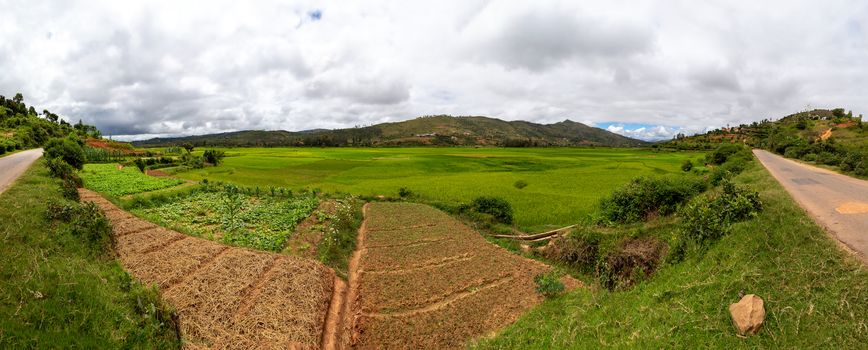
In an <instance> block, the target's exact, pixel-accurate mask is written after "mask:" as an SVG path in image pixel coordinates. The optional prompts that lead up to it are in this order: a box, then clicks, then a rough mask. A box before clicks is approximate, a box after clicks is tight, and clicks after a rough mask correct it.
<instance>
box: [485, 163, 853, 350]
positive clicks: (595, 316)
mask: <svg viewBox="0 0 868 350" xmlns="http://www.w3.org/2000/svg"><path fill="white" fill-rule="evenodd" d="M735 182H736V183H738V184H742V185H746V186H750V187H751V188H753V189H755V190H758V191H759V194H760V199H761V201H762V202H763V206H764V210H763V211H762V212H761V213H759V215H758V216H757V217H756V218H754V219H752V220H747V221H744V222H739V223H736V224H734V225H733V227H732V231H731V232H730V233H729V234H727V235H726V236H724V237H723V238H722V239H721V240H720V241H718V242H716V243H714V244H712V245H711V246H710V247H709V248H708V251H707V252H705V254H700V255H691V256H689V257H688V258H687V260H685V261H683V262H680V263H675V264H665V265H663V266H661V267H660V268H659V269H658V270H657V271H656V272H655V274H654V277H653V278H651V279H648V280H645V281H644V282H641V283H640V284H638V285H636V286H635V287H634V288H632V289H630V290H627V291H618V292H609V291H607V290H606V289H603V288H599V289H578V290H576V291H574V292H571V293H569V294H566V295H563V296H560V297H556V298H554V299H551V300H548V301H546V302H545V303H543V304H542V305H541V306H540V307H538V308H536V309H534V310H532V311H531V312H529V313H527V314H525V315H524V316H522V317H521V318H520V319H519V320H518V321H517V322H516V323H515V324H513V325H511V326H510V327H508V328H507V329H505V330H503V331H501V332H500V333H499V334H498V335H496V336H494V337H491V338H487V339H481V340H479V341H478V342H477V343H476V344H475V345H474V346H473V348H476V349H595V348H603V347H606V348H617V349H666V348H679V349H704V348H727V349H733V348H751V349H863V348H865V344H866V343H865V339H866V338H868V326H866V321H865V320H866V317H868V271H866V270H865V268H864V267H863V266H862V265H861V263H860V262H859V261H858V260H857V259H856V258H854V257H849V256H847V254H845V253H843V252H841V250H840V249H839V248H838V247H836V246H835V243H834V242H833V239H832V238H830V237H829V236H828V235H827V234H826V233H825V232H824V231H823V230H822V229H821V228H819V227H818V226H817V225H815V224H814V223H813V221H812V220H811V219H810V218H809V217H808V216H807V215H806V214H805V212H804V211H803V210H802V209H801V208H800V207H799V206H798V205H796V203H795V202H793V200H792V199H791V198H790V197H789V195H788V194H787V192H786V191H785V190H784V189H783V187H781V186H780V184H779V183H778V182H777V181H775V180H774V179H773V178H772V177H771V175H769V173H768V172H767V171H766V170H765V169H764V168H763V167H762V166H761V165H760V164H758V162H753V163H752V165H751V166H750V168H749V169H748V170H746V171H745V172H744V173H742V174H741V175H739V176H738V177H736V178H735ZM742 293H744V294H756V295H758V296H760V297H762V298H763V299H764V300H765V309H766V318H765V325H764V326H763V329H762V330H761V331H760V332H759V334H758V335H755V336H751V337H747V338H742V337H739V336H738V335H737V334H736V332H735V329H734V327H733V325H732V321H731V318H730V314H729V310H728V306H729V304H731V303H734V302H737V301H738V300H739V298H740V294H742Z"/></svg>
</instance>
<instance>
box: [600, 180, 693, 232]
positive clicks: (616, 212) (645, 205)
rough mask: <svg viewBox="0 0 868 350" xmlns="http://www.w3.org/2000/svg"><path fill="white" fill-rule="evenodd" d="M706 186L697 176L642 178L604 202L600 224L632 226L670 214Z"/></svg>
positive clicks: (617, 191)
mask: <svg viewBox="0 0 868 350" xmlns="http://www.w3.org/2000/svg"><path fill="white" fill-rule="evenodd" d="M706 186H707V185H706V184H705V182H704V181H702V179H699V178H694V177H647V176H642V177H638V178H635V179H633V180H632V181H630V183H628V184H627V185H625V186H624V187H621V188H619V189H617V190H615V191H614V192H612V194H610V195H608V196H606V197H604V198H603V199H602V200H600V204H599V206H600V211H599V215H600V220H599V221H600V222H603V223H629V222H635V221H640V220H644V219H646V218H647V217H649V216H651V215H653V214H658V215H667V214H670V213H673V212H675V210H676V209H677V208H678V206H679V205H681V204H682V203H684V202H686V201H687V200H689V199H690V198H692V197H693V196H695V195H697V194H699V193H701V192H703V191H705V189H706Z"/></svg>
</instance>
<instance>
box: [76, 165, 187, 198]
mask: <svg viewBox="0 0 868 350" xmlns="http://www.w3.org/2000/svg"><path fill="white" fill-rule="evenodd" d="M80 175H81V179H82V180H84V187H87V188H89V189H91V190H94V191H97V192H100V193H104V194H107V195H109V196H114V197H119V196H125V195H128V194H134V193H141V192H148V191H153V190H159V189H162V188H167V187H172V186H176V185H178V184H181V183H182V182H183V181H181V180H178V179H170V178H160V177H152V176H148V175H145V174H142V173H141V172H139V171H138V170H137V169H135V168H131V167H125V168H123V169H121V170H118V168H117V164H85V166H84V170H82V171H81V173H80Z"/></svg>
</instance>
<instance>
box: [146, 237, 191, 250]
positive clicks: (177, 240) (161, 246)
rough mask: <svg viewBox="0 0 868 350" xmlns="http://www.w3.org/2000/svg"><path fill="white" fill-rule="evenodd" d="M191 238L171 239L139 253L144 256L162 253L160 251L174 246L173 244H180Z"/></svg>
mask: <svg viewBox="0 0 868 350" xmlns="http://www.w3.org/2000/svg"><path fill="white" fill-rule="evenodd" d="M189 237H190V236H178V237H175V238H172V239H169V240H166V241H163V242H160V243H159V244H157V245H154V246H151V247H148V248H146V249H144V250H142V251H141V252H139V254H142V255H145V254H151V253H153V252H156V251H160V250H163V249H166V247H168V246H170V245H172V244H175V243H178V242H180V241H182V240H185V239H187V238H189Z"/></svg>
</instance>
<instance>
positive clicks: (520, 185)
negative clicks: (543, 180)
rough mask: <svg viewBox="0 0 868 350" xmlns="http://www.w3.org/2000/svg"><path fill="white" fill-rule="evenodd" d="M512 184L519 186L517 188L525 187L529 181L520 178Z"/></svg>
mask: <svg viewBox="0 0 868 350" xmlns="http://www.w3.org/2000/svg"><path fill="white" fill-rule="evenodd" d="M512 185H513V186H515V188H517V189H523V188H525V187H527V185H528V183H527V181H524V180H518V181H516V182H515V183H514V184H512Z"/></svg>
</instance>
